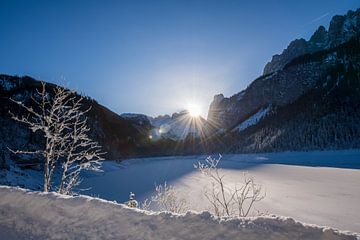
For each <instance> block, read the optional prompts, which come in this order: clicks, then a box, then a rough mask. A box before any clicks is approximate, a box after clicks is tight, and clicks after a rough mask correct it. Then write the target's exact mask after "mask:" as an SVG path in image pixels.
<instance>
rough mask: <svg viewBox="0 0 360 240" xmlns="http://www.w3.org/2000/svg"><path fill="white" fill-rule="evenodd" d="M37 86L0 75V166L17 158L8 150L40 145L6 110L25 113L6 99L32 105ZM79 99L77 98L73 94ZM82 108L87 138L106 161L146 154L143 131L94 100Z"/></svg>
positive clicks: (86, 100)
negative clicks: (84, 110) (84, 111)
mask: <svg viewBox="0 0 360 240" xmlns="http://www.w3.org/2000/svg"><path fill="white" fill-rule="evenodd" d="M46 86H47V88H48V89H47V90H48V91H49V92H50V93H51V92H52V90H51V89H52V88H54V87H55V85H54V84H50V83H47V85H46ZM40 87H41V84H40V82H39V81H37V80H35V79H32V78H30V77H13V76H8V75H0V113H1V115H0V123H1V124H0V136H1V138H0V149H1V151H0V153H1V155H0V158H1V161H0V162H1V163H4V161H5V159H8V158H12V159H15V160H16V159H17V160H19V161H21V159H18V156H15V155H13V154H10V152H9V151H8V149H7V148H11V149H38V148H40V147H42V146H43V139H42V136H41V135H40V134H34V133H32V132H31V131H29V130H28V129H27V126H25V125H23V124H20V123H18V122H15V121H14V120H12V119H11V116H10V114H9V111H10V110H11V112H13V113H15V114H20V115H22V114H26V113H25V112H24V110H23V109H21V108H20V107H19V106H18V105H17V104H15V103H13V102H11V101H10V100H9V98H12V99H15V100H17V101H23V102H25V103H26V104H27V105H30V106H34V103H33V101H32V100H31V96H32V95H33V94H36V89H39V88H40ZM76 96H79V95H76ZM83 105H84V109H86V108H88V107H91V110H90V111H89V112H88V113H87V116H88V125H89V127H90V128H91V131H90V136H92V137H93V138H94V139H95V140H96V141H98V142H99V143H100V144H101V146H102V147H103V149H104V150H105V151H106V152H107V155H106V157H107V158H108V159H120V158H124V157H129V156H139V155H142V154H146V152H142V147H143V146H147V145H148V144H149V143H148V139H147V136H148V134H147V133H146V131H147V128H146V127H144V128H140V127H139V126H138V125H136V122H134V121H131V120H129V119H125V118H122V117H120V116H119V115H117V114H116V113H114V112H112V111H110V110H109V109H107V108H106V107H104V106H102V105H100V104H98V103H97V102H96V101H95V100H92V99H90V98H87V97H85V98H84V100H83Z"/></svg>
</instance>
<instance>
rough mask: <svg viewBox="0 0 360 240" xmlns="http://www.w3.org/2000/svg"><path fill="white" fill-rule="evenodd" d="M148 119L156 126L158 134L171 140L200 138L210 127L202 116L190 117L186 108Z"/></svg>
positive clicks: (206, 133)
mask: <svg viewBox="0 0 360 240" xmlns="http://www.w3.org/2000/svg"><path fill="white" fill-rule="evenodd" d="M149 119H150V122H151V123H152V125H154V126H155V127H156V128H158V136H162V137H164V138H170V139H173V140H184V139H185V138H187V137H192V138H201V137H203V136H205V135H206V136H207V135H208V132H209V128H210V124H209V123H207V121H206V120H205V119H204V118H202V117H201V116H198V117H192V116H191V115H190V113H189V112H188V111H186V110H184V111H180V112H177V113H173V114H172V115H171V116H169V115H163V116H158V117H155V118H152V117H150V118H149Z"/></svg>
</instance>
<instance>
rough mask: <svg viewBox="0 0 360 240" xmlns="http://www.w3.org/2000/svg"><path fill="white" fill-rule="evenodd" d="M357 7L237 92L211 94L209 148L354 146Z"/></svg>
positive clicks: (358, 129) (359, 90) (358, 79)
mask: <svg viewBox="0 0 360 240" xmlns="http://www.w3.org/2000/svg"><path fill="white" fill-rule="evenodd" d="M359 32H360V9H358V10H356V11H349V12H348V13H347V14H346V15H344V16H335V17H333V18H332V20H331V23H330V26H329V29H328V30H326V29H325V28H324V27H319V29H318V30H317V31H316V32H315V33H314V34H313V36H312V37H311V38H310V39H309V40H308V41H306V40H304V39H298V40H295V41H293V42H291V43H290V44H289V46H288V47H287V48H286V49H285V50H284V51H283V53H282V54H280V55H275V56H273V58H272V61H271V62H269V63H268V64H266V66H265V68H264V74H263V75H262V76H260V77H259V78H257V79H255V80H254V81H253V82H252V83H251V84H250V85H249V86H248V87H247V88H246V89H245V90H243V91H241V92H239V93H237V94H235V95H233V96H231V97H229V98H226V97H224V96H223V95H222V94H219V95H216V96H215V97H214V100H213V102H212V103H211V104H210V108H209V113H208V119H207V120H208V122H211V123H214V124H215V125H216V126H217V127H218V129H219V130H218V131H220V130H221V131H220V132H223V133H224V134H223V135H222V138H221V141H220V142H221V143H222V144H221V146H217V147H215V148H213V149H212V151H225V150H226V151H230V152H242V151H246V152H257V151H283V150H310V149H325V148H336V149H337V148H358V147H360V141H359V139H360V125H359V120H360V110H359V109H360V108H359V107H360V105H359V103H360V101H359V100H360V44H359Z"/></svg>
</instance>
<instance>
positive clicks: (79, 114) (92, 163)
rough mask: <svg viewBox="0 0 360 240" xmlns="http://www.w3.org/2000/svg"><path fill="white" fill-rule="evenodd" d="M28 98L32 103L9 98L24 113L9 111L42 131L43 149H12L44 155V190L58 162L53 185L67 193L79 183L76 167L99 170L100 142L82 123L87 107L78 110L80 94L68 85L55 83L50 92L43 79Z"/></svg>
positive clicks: (34, 130) (33, 129) (50, 187)
mask: <svg viewBox="0 0 360 240" xmlns="http://www.w3.org/2000/svg"><path fill="white" fill-rule="evenodd" d="M31 99H32V101H33V102H34V104H35V106H34V107H32V106H27V105H25V104H24V103H23V102H19V101H15V100H12V101H13V102H15V103H16V104H18V105H19V106H21V107H22V108H23V109H25V110H26V112H27V115H26V116H21V117H19V116H16V115H15V114H13V113H11V112H10V114H11V115H12V118H13V119H14V120H16V121H18V122H21V123H24V124H26V125H27V126H28V127H29V129H30V130H31V131H33V132H38V131H40V132H41V133H42V135H43V137H44V140H45V146H44V149H41V150H37V151H23V150H16V151H13V150H12V151H13V152H14V153H20V154H37V155H39V156H41V157H42V158H43V159H44V192H48V191H50V190H51V189H52V181H53V174H54V170H55V168H56V166H59V165H61V166H62V171H61V173H62V174H61V182H60V185H59V186H58V187H57V188H58V191H59V192H60V193H63V194H70V193H71V189H72V188H73V187H74V186H76V185H77V184H78V183H79V174H80V171H81V170H84V169H87V170H99V167H100V165H101V162H100V161H101V160H103V158H102V157H101V156H102V154H103V153H102V152H101V150H100V146H99V145H98V143H97V142H95V141H93V140H92V139H91V138H90V137H89V136H88V132H89V130H90V129H89V128H88V127H87V125H86V122H87V117H86V116H85V113H86V112H87V111H89V110H90V109H87V110H85V111H84V110H82V107H83V106H82V100H83V98H82V97H79V96H76V95H75V94H74V92H72V91H70V90H68V89H65V88H62V87H59V86H56V87H54V88H53V93H52V94H50V93H49V92H47V89H46V84H45V83H42V88H41V90H40V91H38V90H37V93H36V94H35V95H34V96H32V97H31Z"/></svg>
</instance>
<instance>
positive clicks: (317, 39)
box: [264, 9, 360, 75]
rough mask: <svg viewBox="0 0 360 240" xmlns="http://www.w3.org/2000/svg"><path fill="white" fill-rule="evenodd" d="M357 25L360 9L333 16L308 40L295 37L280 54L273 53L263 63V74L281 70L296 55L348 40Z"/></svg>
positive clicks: (357, 27) (355, 30)
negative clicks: (327, 23) (267, 61)
mask: <svg viewBox="0 0 360 240" xmlns="http://www.w3.org/2000/svg"><path fill="white" fill-rule="evenodd" d="M359 26H360V9H358V10H356V11H348V13H347V14H346V15H344V16H339V15H337V16H334V17H333V18H332V20H331V22H330V26H329V29H328V30H326V29H325V27H323V26H320V27H319V28H318V29H317V30H316V31H315V33H314V34H313V35H312V37H311V38H310V39H309V40H308V41H306V40H305V39H302V38H301V39H296V40H294V41H292V42H291V43H290V44H289V46H288V47H287V48H286V49H285V50H284V51H283V52H282V53H281V54H280V55H274V56H273V57H272V60H271V61H270V62H269V63H267V64H266V65H265V68H264V75H266V74H270V73H272V72H276V71H278V70H281V69H282V68H283V67H284V66H285V65H286V64H287V63H288V62H289V61H291V60H292V59H294V58H296V57H299V56H301V55H304V54H308V53H314V52H317V51H321V50H324V49H330V48H334V47H336V46H338V45H340V44H342V43H345V42H347V41H349V40H350V39H351V38H352V37H353V36H354V35H355V34H357V33H358V32H359Z"/></svg>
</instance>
